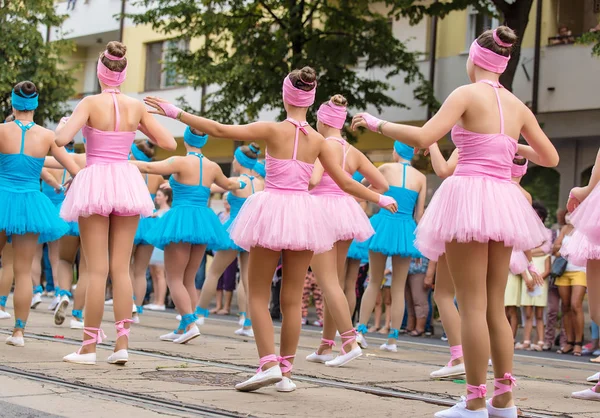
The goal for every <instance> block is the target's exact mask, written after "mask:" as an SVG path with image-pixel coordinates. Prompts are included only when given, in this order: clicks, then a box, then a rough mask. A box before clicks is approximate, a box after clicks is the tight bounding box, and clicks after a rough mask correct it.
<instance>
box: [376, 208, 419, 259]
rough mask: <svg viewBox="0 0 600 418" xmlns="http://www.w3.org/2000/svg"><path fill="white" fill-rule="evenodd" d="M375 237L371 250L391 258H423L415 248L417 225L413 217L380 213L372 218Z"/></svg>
mask: <svg viewBox="0 0 600 418" xmlns="http://www.w3.org/2000/svg"><path fill="white" fill-rule="evenodd" d="M371 225H373V229H375V235H373V238H371V240H370V241H369V250H370V251H373V252H376V253H382V254H385V255H387V256H388V257H389V256H394V255H396V256H401V257H414V258H421V257H422V255H421V253H420V252H419V250H418V249H417V248H416V247H415V244H414V242H415V229H416V228H417V224H416V222H415V220H414V219H413V218H412V217H408V216H399V215H391V214H390V215H388V214H387V213H384V212H380V213H378V214H377V215H375V216H373V217H372V218H371Z"/></svg>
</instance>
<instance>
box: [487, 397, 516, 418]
mask: <svg viewBox="0 0 600 418" xmlns="http://www.w3.org/2000/svg"><path fill="white" fill-rule="evenodd" d="M485 406H486V407H487V410H488V415H489V416H490V417H492V418H517V417H518V413H517V407H516V406H510V407H508V408H496V407H494V406H492V400H491V399H489V400H488V401H487V402H486V403H485Z"/></svg>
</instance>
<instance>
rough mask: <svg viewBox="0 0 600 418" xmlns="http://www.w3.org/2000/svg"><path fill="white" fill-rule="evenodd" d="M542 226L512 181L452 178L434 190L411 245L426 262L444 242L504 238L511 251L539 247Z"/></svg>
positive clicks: (543, 231) (543, 233)
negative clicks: (413, 245)
mask: <svg viewBox="0 0 600 418" xmlns="http://www.w3.org/2000/svg"><path fill="white" fill-rule="evenodd" d="M546 239H547V233H546V228H545V227H544V225H543V224H542V221H541V220H540V218H539V217H538V215H537V214H536V213H535V211H534V210H533V208H532V207H531V205H530V204H529V202H528V201H527V199H526V198H525V196H523V194H522V193H521V191H520V190H519V188H518V187H517V186H515V185H514V184H513V183H510V182H507V181H499V180H495V179H492V178H489V177H467V176H452V177H449V178H448V179H446V180H444V182H443V183H442V185H441V186H440V188H439V189H438V190H437V192H436V193H435V195H434V196H433V198H432V199H431V202H430V203H429V207H428V208H427V210H426V211H425V214H424V216H423V218H422V219H421V221H420V222H419V225H418V226H417V231H416V240H415V244H416V246H417V248H418V249H419V250H420V251H421V253H423V255H425V257H427V258H429V259H430V260H437V259H438V257H439V256H440V255H441V254H443V253H444V252H445V245H446V243H447V242H452V241H454V240H456V241H457V242H460V243H466V242H471V241H477V242H481V243H486V242H489V241H497V242H504V244H505V245H506V246H507V247H513V249H514V250H515V251H526V250H530V249H533V248H537V247H539V246H540V245H541V244H542V243H543V242H544V240H546Z"/></svg>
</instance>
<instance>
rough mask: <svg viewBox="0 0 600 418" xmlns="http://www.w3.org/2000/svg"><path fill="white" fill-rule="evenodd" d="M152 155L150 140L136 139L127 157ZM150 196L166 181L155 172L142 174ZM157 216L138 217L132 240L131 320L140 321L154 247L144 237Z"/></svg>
mask: <svg viewBox="0 0 600 418" xmlns="http://www.w3.org/2000/svg"><path fill="white" fill-rule="evenodd" d="M153 157H154V147H153V146H152V143H151V142H147V141H136V142H135V143H134V144H132V145H131V155H130V157H129V159H130V160H132V161H143V162H150V161H152V160H153ZM144 180H145V182H146V186H147V188H148V192H149V193H150V198H151V199H152V201H153V202H154V201H155V197H156V193H157V191H158V189H159V187H160V186H161V185H162V184H163V183H165V182H166V180H165V179H164V178H163V177H162V176H159V175H156V174H146V175H145V176H144ZM157 220H158V218H157V217H155V216H150V217H148V218H142V219H140V223H139V225H138V228H137V231H136V233H135V238H134V240H133V244H134V246H135V247H134V248H133V259H132V263H131V281H132V285H133V308H132V314H133V318H132V319H133V322H134V323H136V324H137V323H139V322H140V315H141V314H142V313H144V307H143V305H144V298H145V297H146V288H147V285H148V282H147V281H146V272H147V271H148V265H149V264H150V258H151V257H152V252H153V250H154V247H153V246H152V245H150V243H149V242H148V240H147V239H146V238H147V236H148V234H149V233H150V230H151V229H152V227H153V226H154V225H156V222H157Z"/></svg>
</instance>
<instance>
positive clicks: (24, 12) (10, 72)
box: [0, 0, 75, 123]
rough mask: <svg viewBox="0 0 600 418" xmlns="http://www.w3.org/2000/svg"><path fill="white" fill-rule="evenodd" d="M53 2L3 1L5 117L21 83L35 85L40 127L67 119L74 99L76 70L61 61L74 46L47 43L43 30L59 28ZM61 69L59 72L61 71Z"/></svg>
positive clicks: (0, 97)
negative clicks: (29, 82)
mask: <svg viewBox="0 0 600 418" xmlns="http://www.w3.org/2000/svg"><path fill="white" fill-rule="evenodd" d="M64 19H65V16H59V15H57V14H56V12H55V9H54V1H53V0H22V1H9V0H0V26H1V27H2V35H1V36H0V68H1V69H2V71H0V107H1V109H2V112H3V114H2V115H3V116H7V115H8V114H10V112H11V104H10V95H11V91H12V88H13V86H14V85H15V84H16V83H18V82H19V81H23V80H30V81H33V82H34V83H35V84H36V86H37V88H38V90H39V92H40V98H39V107H38V110H37V111H36V113H35V120H36V122H37V123H44V122H45V121H49V120H52V121H56V120H58V119H60V117H61V116H64V112H65V111H66V106H65V104H66V103H65V102H66V100H67V99H69V98H70V97H72V96H73V94H74V93H75V91H74V90H73V83H74V82H75V78H74V77H73V70H71V69H67V68H66V67H65V65H64V64H65V61H64V60H63V58H62V57H64V56H69V55H71V53H72V52H73V50H74V45H73V44H72V43H71V42H69V41H64V40H58V41H53V42H44V37H43V36H42V34H41V33H40V29H42V28H44V29H45V28H46V27H47V26H51V27H59V26H61V24H62V22H63V21H64ZM58 69H60V71H58Z"/></svg>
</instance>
